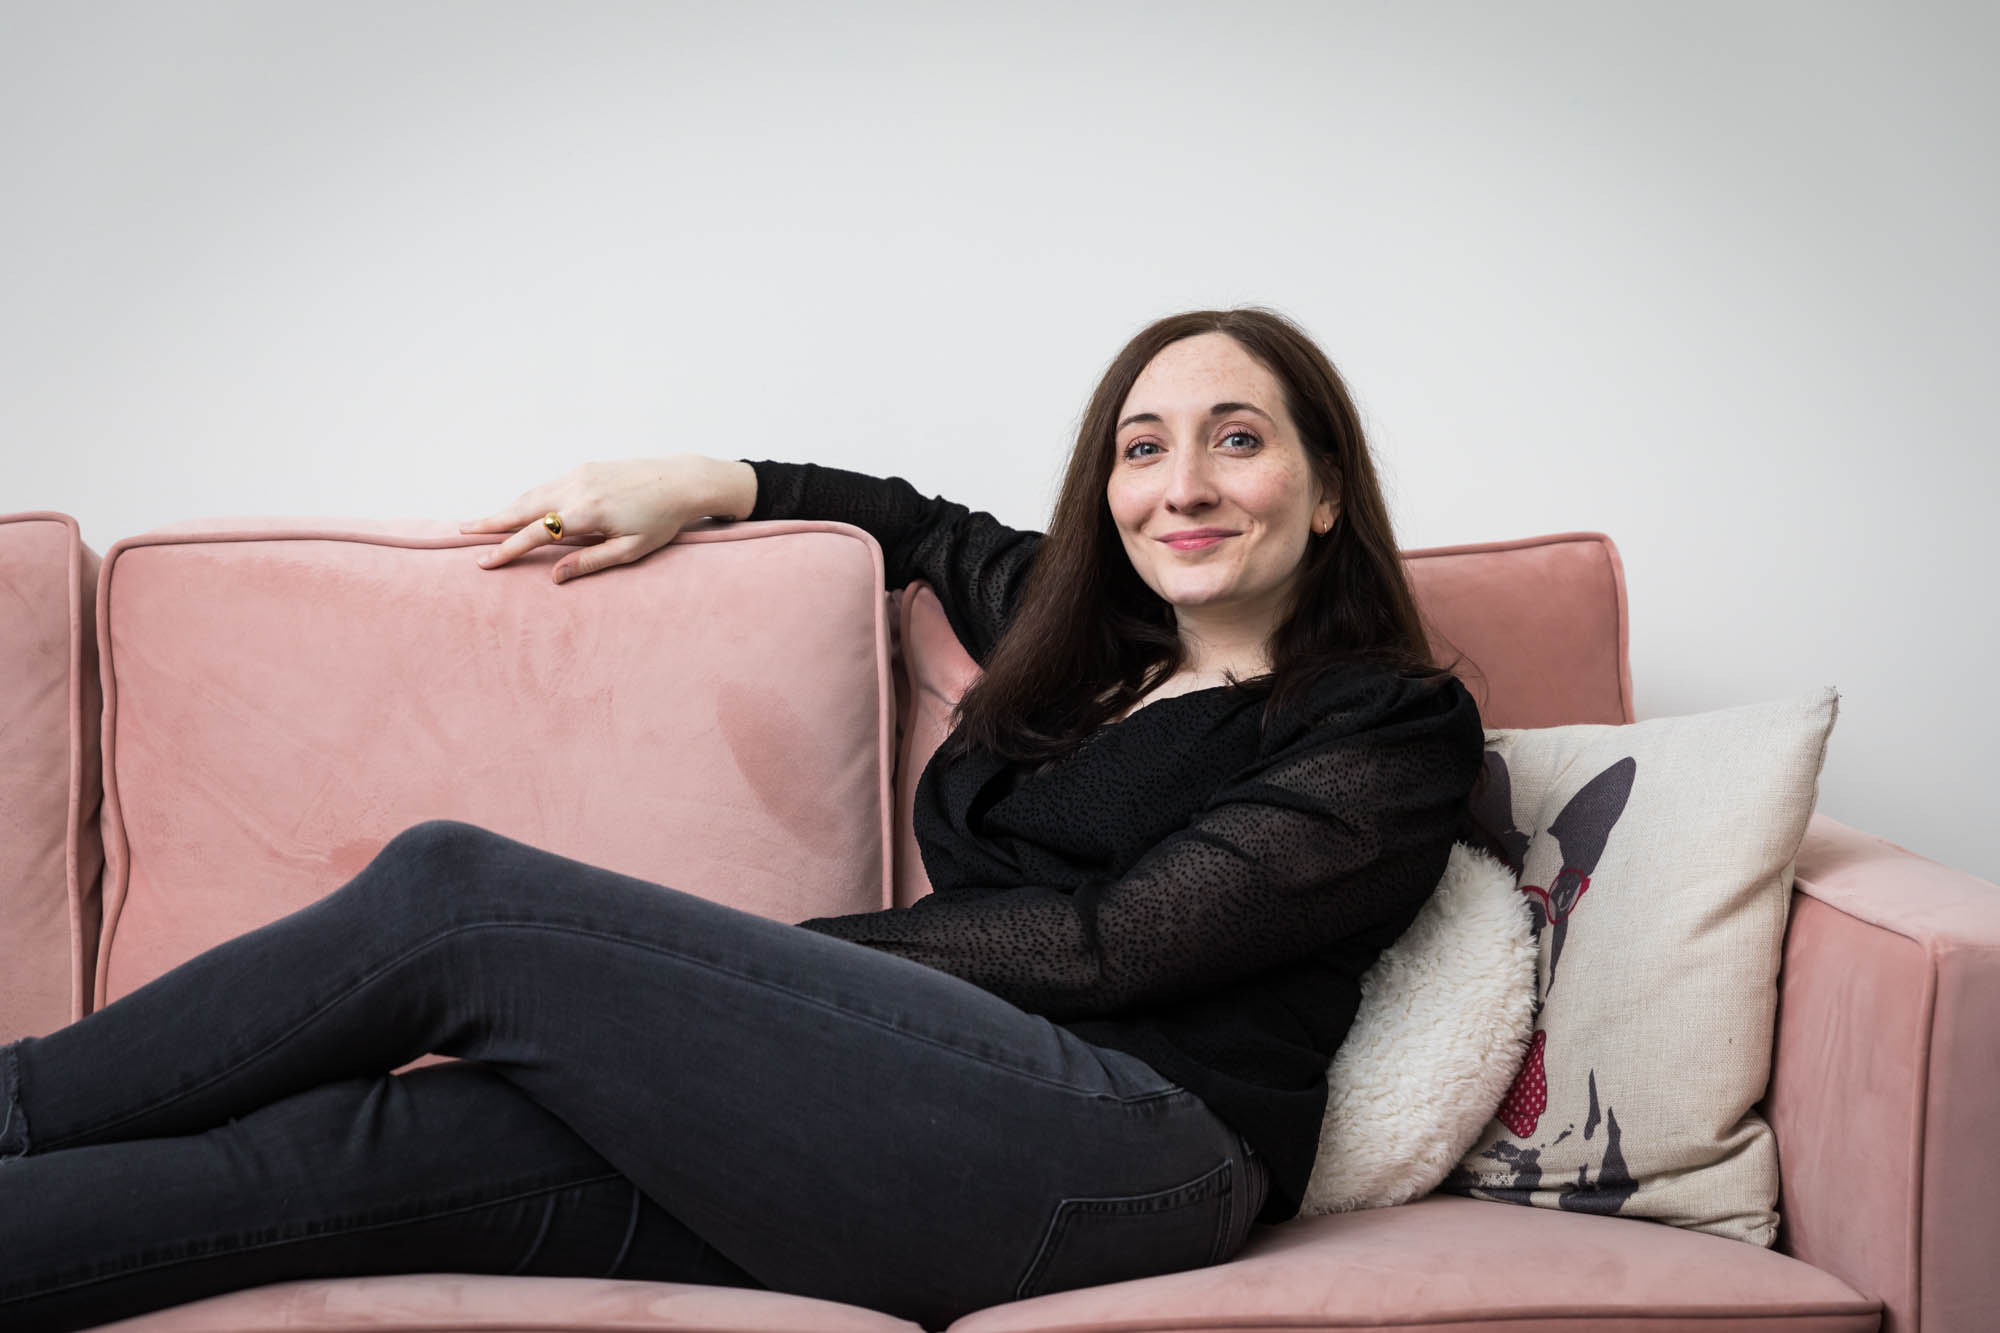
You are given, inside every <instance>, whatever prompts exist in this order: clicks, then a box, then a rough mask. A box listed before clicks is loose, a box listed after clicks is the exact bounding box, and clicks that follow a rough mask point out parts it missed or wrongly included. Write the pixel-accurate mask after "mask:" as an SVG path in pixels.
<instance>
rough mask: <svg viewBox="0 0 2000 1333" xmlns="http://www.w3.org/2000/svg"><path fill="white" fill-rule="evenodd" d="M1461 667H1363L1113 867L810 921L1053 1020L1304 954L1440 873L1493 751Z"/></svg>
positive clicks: (1358, 926)
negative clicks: (1128, 860) (1290, 735)
mask: <svg viewBox="0 0 2000 1333" xmlns="http://www.w3.org/2000/svg"><path fill="white" fill-rule="evenodd" d="M1483 748H1484V733H1483V731H1482V730H1481V726H1480V721H1479V711H1478V707H1477V705H1475V704H1474V703H1473V701H1472V697H1471V695H1470V694H1468V693H1467V692H1466V690H1465V687H1464V686H1463V685H1462V684H1461V683H1459V682H1458V681H1457V680H1456V679H1447V680H1445V681H1444V682H1443V683H1442V685H1439V686H1429V685H1426V684H1425V683H1423V682H1413V681H1407V680H1403V679H1401V678H1400V677H1396V676H1393V675H1391V674H1388V673H1383V674H1380V675H1371V676H1368V677H1366V678H1360V679H1357V682H1356V684H1355V686H1354V687H1353V689H1352V690H1351V691H1350V692H1349V694H1348V695H1347V696H1346V697H1345V698H1344V699H1343V700H1342V706H1341V707H1338V708H1336V709H1335V710H1334V711H1333V712H1331V713H1330V714H1327V715H1324V716H1322V718H1321V719H1320V721H1319V722H1318V723H1317V724H1316V725H1314V726H1312V727H1311V728H1309V729H1307V730H1305V731H1304V732H1303V733H1302V734H1301V735H1300V736H1298V737H1297V738H1296V739H1295V740H1293V741H1292V742H1291V743H1289V744H1287V745H1285V746H1283V747H1281V748H1280V749H1278V750H1276V751H1275V752H1274V753H1271V754H1269V755H1267V756H1266V757H1265V758H1264V759H1262V760H1260V761H1259V762H1257V763H1256V764H1254V765H1252V766H1251V767H1250V768H1249V769H1247V770H1245V771H1244V772H1242V773H1240V774H1238V775H1237V776H1236V777H1234V778H1232V779H1231V780H1230V781H1229V782H1227V783H1225V784H1224V785H1223V787H1222V788H1221V789H1220V790H1218V791H1217V792H1216V793H1215V795H1214V797H1213V798H1212V799H1211V800H1210V801H1209V802H1208V804H1207V805H1206V806H1205V807H1204V808H1203V809H1202V811H1201V812H1200V813H1199V814H1198V815H1197V816H1196V817H1195V818H1194V819H1193V820H1191V821H1190V822H1189V824H1188V826H1187V827H1186V828H1184V829H1182V830H1180V831H1179V832H1177V833H1175V834H1173V835H1172V836H1170V837H1168V838H1166V839H1165V840H1164V841H1162V842H1160V843H1159V844H1158V845H1156V846H1155V847H1153V848H1152V849H1151V850H1150V851H1148V852H1147V853H1146V854H1145V855H1144V856H1142V857H1140V858H1139V860H1138V861H1137V862H1136V863H1134V865H1133V866H1132V868H1131V870H1130V871H1129V872H1128V873H1126V874H1125V875H1122V876H1120V877H1118V878H1116V879H1109V880H1102V881H1094V882H1091V883H1089V884H1086V885H1084V886H1083V887H1082V888H1081V889H1079V890H1077V891H1076V892H1075V893H1074V894H1072V893H1068V892H1065V891H1064V890H1061V889H1057V888H1051V887H1043V886H1036V885H1028V886H1023V887H1017V888H1004V889H995V890H991V891H988V892H984V893H980V892H977V891H967V890H958V891H955V892H951V893H933V894H931V895H929V896H928V897H925V898H921V899H919V900H918V901H917V902H916V903H915V904H914V905H913V906H910V907H896V908H889V909H886V910H884V911H877V912H861V913H856V914H853V915H849V916H835V917H817V918H814V919H811V920H807V921H801V922H799V923H798V924H799V925H801V926H803V927H805V928H806V929H808V930H814V931H818V932H820V933H822V934H826V935H834V936H838V937H840V938H843V939H848V940H853V941H855V942H856V943H859V944H865V945H867V946H869V947H870V948H875V949H882V950H884V951H886V952H889V953H895V954H899V955H901V956H903V957H906V958H910V959H914V960H915V961H917V962H920V963H924V964H926V965H927V966H930V967H934V968H937V969H939V970H940V971H944V972H949V973H951V974H953V975H954V976H959V977H963V978H964V979H965V980H967V981H971V982H973V983H974V984H976V985H978V986H981V987H983V988H984V989H986V990H989V991H992V992H993V993H994V994H996V995H1000V996H1002V997H1003V998H1005V999H1007V1000H1009V1001H1011V1002H1012V1003H1014V1004H1015V1005H1018V1006H1019V1007H1020V1008H1023V1009H1026V1010H1028V1011H1029V1012H1031V1013H1038V1014H1043V1015H1045V1016H1047V1017H1049V1018H1053V1019H1073V1018H1085V1017H1092V1016H1096V1015H1102V1014H1110V1013H1115V1012H1118V1011H1121V1010H1130V1009H1134V1008H1137V1007H1141V1006H1144V1005H1147V1004H1149V1003H1152V1002H1155V1001H1161V1000H1170V999H1177V998H1185V997H1187V996H1190V995H1192V994H1195V993H1198V992H1201V991H1204V990H1209V989H1212V988H1215V987H1219V986H1223V985H1227V984H1229V983H1231V982H1233V981H1237V980H1240V979H1243V978H1246V977H1250V976H1254V975H1256V974H1257V973H1259V972H1262V971H1265V970H1267V969H1270V968H1274V967H1280V966H1284V965H1286V964H1288V963H1292V962H1296V961H1299V960H1301V959H1304V958H1306V957H1309V956H1311V955H1313V954H1314V953H1316V952H1318V951H1320V950H1323V949H1326V948H1328V947H1329V946H1331V945H1334V944H1336V943H1338V942H1339V941H1341V940H1343V939H1346V938H1348V937H1350V936H1352V935H1355V934H1357V933H1359V932H1361V931H1365V930H1368V929H1371V928H1373V927H1377V926H1380V925H1381V924H1382V923H1384V922H1386V921H1390V920H1393V919H1397V918H1398V917H1399V916H1400V917H1403V918H1407V917H1408V916H1410V915H1411V914H1412V913H1413V912H1414V911H1415V910H1417V909H1418V908H1420V907H1421V906H1422V904H1423V903H1424V901H1425V899H1426V898H1428V897H1429V895H1430V894H1431V892H1432V891H1433V890H1434V889H1435V888H1436V887H1437V883H1438V881H1439V879H1441V878H1442V877H1443V875H1444V869H1445V864H1446V861H1447V859H1448V858H1449V855H1450V851H1451V842H1452V838H1453V836H1454V833H1455V831H1456V830H1457V827H1458V821H1459V817H1460V814H1461V813H1462V811H1463V809H1464V804H1465V799H1466V796H1467V794H1468V793H1469V792H1470V791H1471V789H1472V784H1473V781H1474V779H1475V778H1476V777H1477V775H1478V772H1479V768H1480V764H1481V762H1482V752H1483Z"/></svg>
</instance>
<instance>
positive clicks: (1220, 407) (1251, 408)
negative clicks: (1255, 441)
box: [1118, 403, 1278, 430]
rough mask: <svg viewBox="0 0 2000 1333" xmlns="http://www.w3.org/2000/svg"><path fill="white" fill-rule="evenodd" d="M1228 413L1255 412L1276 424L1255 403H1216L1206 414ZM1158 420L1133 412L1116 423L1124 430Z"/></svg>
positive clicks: (1157, 417) (1218, 414) (1157, 418)
mask: <svg viewBox="0 0 2000 1333" xmlns="http://www.w3.org/2000/svg"><path fill="white" fill-rule="evenodd" d="M1230 412H1255V413H1256V414H1257V415H1258V416H1260V417H1262V418H1264V420H1266V421H1270V422H1271V424H1272V425H1274V426H1275V425H1277V424H1278V423H1277V422H1276V421H1272V419H1271V414H1270V413H1269V412H1266V411H1265V410H1264V409H1263V408H1261V407H1259V406H1257V405H1256V404H1255V403H1217V404H1216V405H1215V406H1214V407H1211V408H1209V409H1208V414H1209V415H1210V416H1212V417H1219V416H1223V415H1225V414H1227V413H1230ZM1159 420H1160V418H1159V416H1158V415H1157V414H1155V413H1152V412H1134V413H1133V414H1132V415H1131V416H1129V417H1126V418H1125V419H1124V420H1123V421H1121V422H1119V423H1118V429H1119V430H1124V429H1125V428H1126V427H1127V426H1129V425H1131V424H1132V423H1133V422H1135V421H1155V422H1157V421H1159ZM1162 424H1164V423H1162Z"/></svg>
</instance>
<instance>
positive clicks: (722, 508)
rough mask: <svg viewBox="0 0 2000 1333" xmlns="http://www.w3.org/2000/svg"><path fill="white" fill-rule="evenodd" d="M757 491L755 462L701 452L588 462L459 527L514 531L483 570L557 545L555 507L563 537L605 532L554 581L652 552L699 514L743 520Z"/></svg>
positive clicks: (556, 570)
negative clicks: (551, 515)
mask: <svg viewBox="0 0 2000 1333" xmlns="http://www.w3.org/2000/svg"><path fill="white" fill-rule="evenodd" d="M746 476H747V479H748V490H747V496H748V498H747V499H745V498H744V497H745V495H746V491H745V485H744V483H745V479H746ZM756 495H757V474H756V473H755V472H754V471H753V470H752V469H751V467H750V465H749V464H748V463H738V462H735V461H725V460H723V459H717V458H704V457H702V456H701V455H699V454H677V455H675V456H673V457H671V458H626V459H619V460H617V461H614V462H603V463H582V464H579V465H578V466H576V467H574V468H572V469H570V471H569V472H568V473H566V474H565V475H563V476H562V477H559V478H557V479H556V480H555V481H551V482H547V483H545V484H543V485H540V486H537V487H535V488H534V489H533V490H529V491H525V492H523V493H522V494H521V496H520V498H519V499H517V500H515V501H514V502H513V503H512V504H510V505H508V506H506V507H505V508H503V509H500V510H498V511H496V512H495V513H493V514H490V515H488V516H487V517H485V518H479V519H473V520H471V521H470V522H466V523H461V524H459V525H458V530H459V531H460V532H505V533H507V534H508V536H507V539H506V540H505V541H503V542H501V543H500V544H499V545H498V546H495V547H493V548H491V549H490V550H488V551H487V552H486V553H485V554H484V555H482V556H481V557H480V559H479V565H480V568H482V569H498V568H499V567H500V566H501V565H504V564H506V563H507V562H508V561H510V560H512V559H513V558H514V557H515V556H517V555H525V554H527V553H528V552H529V551H532V550H534V549H536V548H537V547H540V546H547V545H550V544H551V543H553V542H554V541H555V540H556V538H555V537H554V536H552V535H551V534H550V532H549V530H548V529H547V528H546V527H543V526H542V515H544V514H546V513H548V512H549V511H550V510H554V511H556V512H557V513H559V514H561V515H562V523H563V536H565V537H568V536H572V535H576V536H588V535H599V536H602V537H603V538H604V540H603V541H602V542H600V543H598V544H597V545H594V546H586V547H584V548H583V549H582V550H580V551H578V552H577V553H576V554H574V555H571V556H566V557H564V558H563V559H561V560H558V561H557V562H556V563H555V565H554V566H552V567H551V570H550V577H551V579H553V581H555V582H557V583H561V582H563V581H564V580H565V579H570V578H574V577H576V576H577V575H579V574H594V573H596V572H597V571H598V570H600V569H605V568H608V567H609V566H612V565H625V564H630V563H632V562H633V561H635V560H637V559H639V558H640V557H642V556H645V555H649V554H651V553H652V552H654V551H657V550H659V549H660V548H661V547H662V546H665V545H666V544H667V543H668V542H670V541H672V540H673V539H674V536H675V534H676V533H678V532H679V531H680V530H681V529H682V528H684V527H686V526H687V525H688V524H689V523H692V522H693V521H694V520H696V519H698V518H704V517H707V516H709V515H717V516H722V517H728V518H741V517H743V516H744V515H746V514H748V513H749V512H750V507H751V505H753V504H754V503H755V502H756Z"/></svg>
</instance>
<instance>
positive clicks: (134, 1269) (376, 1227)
mask: <svg viewBox="0 0 2000 1333" xmlns="http://www.w3.org/2000/svg"><path fill="white" fill-rule="evenodd" d="M619 1178H620V1177H619V1175H618V1173H617V1172H616V1171H612V1172H609V1173H607V1174H604V1175H597V1176H586V1177H584V1178H583V1179H580V1180H566V1181H562V1182H560V1183H558V1184H554V1185H538V1186H536V1187H535V1188H534V1189H528V1190H517V1191H516V1192H514V1193H512V1194H503V1195H500V1196H499V1197H497V1198H492V1199H482V1200H481V1201H479V1202H478V1203H468V1204H461V1205H459V1206H458V1207H456V1208H443V1209H439V1210H438V1211H436V1212H427V1213H418V1214H415V1215H413V1216H410V1217H399V1218H394V1219H392V1220H389V1221H385V1222H367V1223H361V1224H357V1225H354V1226H340V1227H328V1228H326V1229H325V1230H321V1231H315V1232H313V1233H311V1234H309V1235H299V1236H281V1237H279V1238H278V1239H276V1240H264V1241H256V1242H253V1243H251V1244H247V1245H235V1246H231V1247H229V1248H228V1249H227V1250H226V1251H211V1252H209V1253H205V1254H189V1255H181V1256H179V1257H178V1258H173V1259H158V1260H155V1261H153V1262H152V1263H140V1264H130V1265H127V1266H126V1267H123V1268H120V1269H119V1270H118V1271H116V1272H113V1273H99V1274H96V1275H95V1276H92V1277H87V1278H80V1279H78V1280H77V1281H74V1282H60V1283H57V1284H56V1285H55V1286H52V1287H39V1288H36V1289H34V1290H31V1291H24V1292H22V1293H20V1294H19V1295H17V1296H4V1295H0V1305H12V1304H14V1303H15V1302H17V1301H26V1300H38V1299H40V1298H42V1297H45V1296H54V1295H56V1294H58V1293H61V1292H67V1291H77V1290H79V1289H81V1288H84V1287H90V1286H95V1285H97V1284H98V1283H100V1282H111V1281H115V1280H116V1279H118V1278H123V1277H130V1276H132V1275H133V1274H135V1273H150V1272H156V1271H158V1270H159V1269H162V1268H174V1267H178V1266H179V1265H182V1264H191V1263H203V1262H206V1261H208V1260H211V1259H218V1258H227V1257H229V1256H231V1255H237V1254H244V1253H247V1252H249V1251H252V1250H270V1249H276V1248H277V1247H278V1246H280V1245H297V1244H299V1243H301V1242H303V1241H313V1240H323V1239H325V1238H327V1237H329V1236H347V1235H353V1234H355V1233H357V1232H362V1231H381V1230H384V1229H386V1228H389V1227H401V1226H409V1225H410V1224H412V1223H415V1222H435V1221H437V1220H438V1219H439V1218H442V1217H452V1216H455V1215H457V1214H460V1213H473V1212H478V1211H479V1210H480V1209H482V1208H493V1207H497V1206H499V1205H501V1204H506V1203H518V1202H520V1201H521V1200H522V1199H532V1198H534V1197H535V1196H536V1195H538V1194H559V1193H561V1192H562V1191H564V1190H571V1189H575V1188H576V1187H577V1186H579V1185H595V1184H598V1183H599V1182H602V1181H606V1180H617V1179H619ZM545 1225H546V1223H545Z"/></svg>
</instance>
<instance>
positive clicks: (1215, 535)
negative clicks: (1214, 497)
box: [1160, 528, 1236, 551]
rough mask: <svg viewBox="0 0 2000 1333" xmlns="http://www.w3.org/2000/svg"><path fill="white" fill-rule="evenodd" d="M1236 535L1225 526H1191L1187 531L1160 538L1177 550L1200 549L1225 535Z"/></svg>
mask: <svg viewBox="0 0 2000 1333" xmlns="http://www.w3.org/2000/svg"><path fill="white" fill-rule="evenodd" d="M1235 535H1236V534H1235V533H1233V532H1229V531H1227V530H1226V529H1223V528H1190V529H1188V530H1187V531H1186V532H1176V533H1171V534H1169V535H1168V536H1165V537H1162V538H1161V539H1160V540H1161V541H1163V542H1165V543H1166V544H1167V545H1169V546H1171V547H1173V548H1174V549H1175V550H1176V551H1200V550H1204V549H1206V548H1208V547H1210V546H1213V545H1215V544H1216V543H1217V542H1219V541H1221V540H1222V539H1223V538H1224V537H1234V536H1235Z"/></svg>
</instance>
